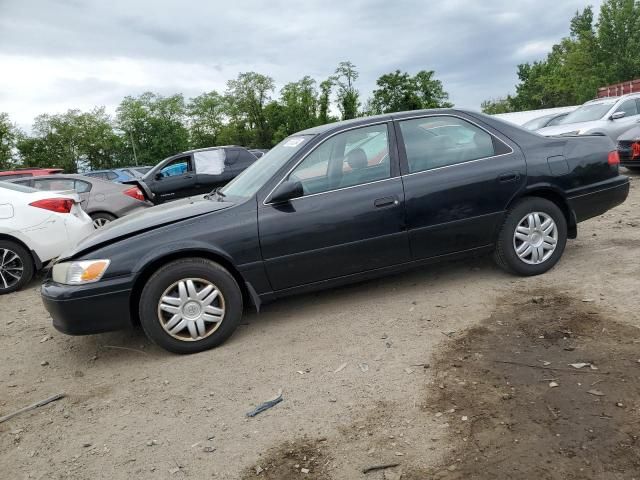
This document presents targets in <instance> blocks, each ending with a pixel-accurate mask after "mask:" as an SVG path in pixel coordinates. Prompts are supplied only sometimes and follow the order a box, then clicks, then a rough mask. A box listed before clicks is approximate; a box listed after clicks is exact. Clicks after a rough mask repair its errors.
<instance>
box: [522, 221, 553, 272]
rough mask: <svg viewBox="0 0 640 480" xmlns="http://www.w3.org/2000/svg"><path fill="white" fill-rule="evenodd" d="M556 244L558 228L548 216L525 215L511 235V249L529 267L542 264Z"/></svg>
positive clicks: (551, 253)
mask: <svg viewBox="0 0 640 480" xmlns="http://www.w3.org/2000/svg"><path fill="white" fill-rule="evenodd" d="M557 244H558V227H557V226H556V222H555V221H554V220H553V218H551V216H550V215H548V214H546V213H544V212H531V213H528V214H527V215H525V216H524V217H523V218H522V219H521V220H520V221H519V222H518V226H517V227H516V230H515V232H514V233H513V248H514V249H515V251H516V255H518V258H520V260H522V261H523V262H524V263H527V264H529V265H537V264H540V263H543V262H545V261H547V260H548V259H549V257H551V255H553V252H554V251H555V250H556V245H557Z"/></svg>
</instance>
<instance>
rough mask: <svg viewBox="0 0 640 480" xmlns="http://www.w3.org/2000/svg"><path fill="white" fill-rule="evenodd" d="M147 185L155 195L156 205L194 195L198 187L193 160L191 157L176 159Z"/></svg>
mask: <svg viewBox="0 0 640 480" xmlns="http://www.w3.org/2000/svg"><path fill="white" fill-rule="evenodd" d="M147 185H148V187H149V189H150V190H151V191H152V192H153V193H154V194H155V198H154V202H155V203H163V202H166V201H169V200H175V199H178V198H182V197H188V196H189V195H193V194H194V189H195V185H196V176H195V173H194V168H193V158H192V157H191V155H185V156H182V157H178V158H174V159H173V160H171V161H169V162H168V163H167V164H166V165H164V166H163V167H162V168H161V169H160V171H159V172H158V173H156V174H155V175H154V177H153V178H151V179H150V180H149V181H148V182H147Z"/></svg>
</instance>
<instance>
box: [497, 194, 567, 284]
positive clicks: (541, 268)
mask: <svg viewBox="0 0 640 480" xmlns="http://www.w3.org/2000/svg"><path fill="white" fill-rule="evenodd" d="M530 215H531V216H530ZM549 218H550V219H551V220H552V221H553V223H554V224H555V229H554V230H551V231H550V232H549V234H548V235H547V234H545V233H544V232H543V231H542V229H540V228H539V226H537V224H536V221H535V220H540V221H539V222H538V223H540V224H541V225H540V226H542V225H544V224H546V220H548V219H549ZM531 219H533V220H534V222H533V223H534V229H532V230H530V232H531V233H524V232H526V231H527V227H528V225H529V223H530V220H531ZM518 227H521V230H520V231H519V232H518V233H519V236H518V238H516V228H518ZM545 230H549V226H547V227H546V228H545ZM522 237H526V240H523V239H522ZM549 237H551V239H555V240H556V243H555V248H553V249H551V248H548V247H549V246H550V245H553V242H551V240H548V241H547V239H548V238H549ZM566 243H567V220H566V218H565V216H564V214H563V213H562V211H561V210H560V208H559V207H558V206H557V205H556V204H555V203H553V202H551V201H549V200H546V199H544V198H540V197H527V198H524V199H522V200H520V201H519V202H517V203H516V204H515V205H514V206H513V207H512V208H511V210H509V212H508V213H507V216H506V217H505V220H504V223H503V224H502V227H501V229H500V233H499V234H498V239H497V242H496V250H495V253H494V259H495V261H496V263H497V264H498V266H500V267H501V268H503V269H504V270H506V271H508V272H510V273H515V274H517V275H522V276H526V277H528V276H533V275H540V274H542V273H545V272H547V271H548V270H550V269H551V268H553V266H554V265H555V264H556V263H558V260H560V257H561V256H562V253H563V252H564V247H565V245H566ZM532 246H533V247H532ZM529 247H532V248H531V250H530V253H527V252H528V251H529V250H528V249H529ZM517 248H519V249H521V250H520V252H521V254H522V257H521V256H519V255H518V253H517V252H516V249H517ZM547 248H548V249H547ZM540 249H542V252H543V254H542V255H541V254H540V252H541V250H540ZM534 250H536V251H535V252H534Z"/></svg>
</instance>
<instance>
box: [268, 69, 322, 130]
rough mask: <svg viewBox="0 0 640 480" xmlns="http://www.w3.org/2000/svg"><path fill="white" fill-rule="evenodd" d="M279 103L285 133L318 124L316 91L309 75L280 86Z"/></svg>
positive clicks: (313, 81)
mask: <svg viewBox="0 0 640 480" xmlns="http://www.w3.org/2000/svg"><path fill="white" fill-rule="evenodd" d="M279 103H280V104H281V105H282V108H283V113H284V119H283V120H284V130H283V131H284V132H286V134H287V135H290V134H292V133H295V132H297V131H300V130H304V129H306V128H310V127H313V126H315V125H317V124H318V116H317V111H318V91H317V89H316V81H315V80H314V79H312V78H311V77H309V76H305V77H303V78H302V79H300V80H298V81H297V82H291V83H287V84H286V85H285V86H284V87H282V90H280V102H279ZM276 128H277V126H276ZM285 136H286V135H285Z"/></svg>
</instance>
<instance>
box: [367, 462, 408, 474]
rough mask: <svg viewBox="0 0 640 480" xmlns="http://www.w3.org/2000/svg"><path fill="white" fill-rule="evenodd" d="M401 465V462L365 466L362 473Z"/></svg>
mask: <svg viewBox="0 0 640 480" xmlns="http://www.w3.org/2000/svg"><path fill="white" fill-rule="evenodd" d="M398 465H400V464H399V463H385V464H384V465H373V466H371V467H367V468H363V469H362V473H369V472H375V471H376V470H384V469H386V468H393V467H397V466H398Z"/></svg>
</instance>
